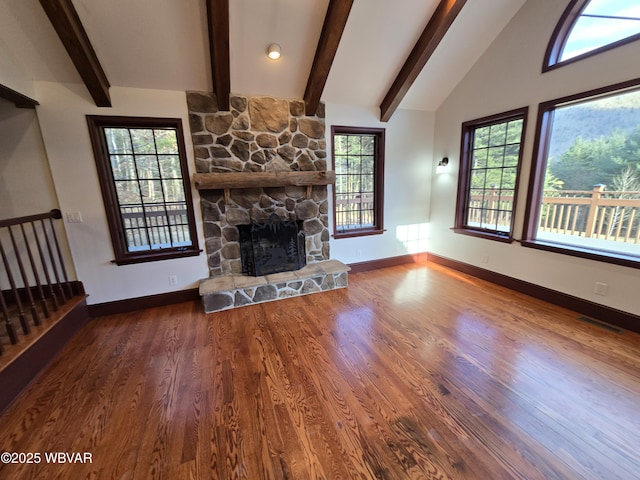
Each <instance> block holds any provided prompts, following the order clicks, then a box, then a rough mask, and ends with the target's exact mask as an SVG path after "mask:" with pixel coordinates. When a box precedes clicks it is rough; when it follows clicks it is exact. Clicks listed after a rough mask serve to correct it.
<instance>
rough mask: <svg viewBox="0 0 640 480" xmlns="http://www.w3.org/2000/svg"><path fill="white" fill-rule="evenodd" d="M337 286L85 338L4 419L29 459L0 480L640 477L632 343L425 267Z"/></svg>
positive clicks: (15, 446)
mask: <svg viewBox="0 0 640 480" xmlns="http://www.w3.org/2000/svg"><path fill="white" fill-rule="evenodd" d="M349 278H350V286H349V288H348V289H342V290H336V291H331V292H326V293H321V294H314V295H309V296H304V297H297V298H292V299H288V300H282V301H278V302H272V303H265V304H260V305H253V306H248V307H243V308H239V309H235V310H229V311H225V312H219V313H214V314H209V315H205V314H203V313H202V307H201V305H200V304H199V303H197V302H193V303H183V304H178V305H173V306H169V307H163V308H156V309H148V310H143V311H139V312H134V313H130V314H126V315H115V316H110V317H102V318H98V319H95V320H93V321H92V322H90V324H89V325H88V326H87V327H85V329H84V330H83V331H82V332H81V333H80V334H79V335H78V336H77V337H76V338H75V339H74V340H73V341H72V342H71V343H70V344H69V345H68V346H67V347H66V348H65V350H64V352H63V354H62V355H61V356H60V358H59V359H58V360H57V361H55V362H54V363H53V364H52V365H51V366H50V367H49V368H48V369H47V370H46V371H45V372H44V374H43V375H42V376H41V377H39V378H38V380H37V381H36V382H34V383H33V384H32V385H31V386H30V387H29V388H28V389H27V391H25V393H24V394H23V395H22V396H21V397H20V399H19V400H18V401H17V402H16V403H15V404H14V405H12V406H11V407H10V408H9V409H8V410H7V411H6V412H5V413H4V414H3V416H2V417H0V452H23V453H40V455H41V461H40V463H31V464H0V479H11V480H21V479H47V480H50V479H74V480H75V479H122V480H124V479H127V480H128V479H145V480H147V479H169V480H176V479H177V480H181V479H197V480H200V479H209V478H216V479H235V478H244V479H251V480H254V479H295V480H299V479H311V478H313V479H374V478H377V479H482V480H496V479H527V480H534V479H545V480H549V479H571V480H573V479H594V480H595V479H598V480H602V479H607V480H609V479H611V480H614V479H615V480H624V479H639V478H640V335H638V334H635V333H630V332H622V333H616V332H612V331H609V330H606V329H603V328H601V327H598V326H595V325H592V324H590V323H587V322H584V321H580V320H578V319H577V318H578V317H579V316H580V315H578V314H576V313H574V312H571V311H568V310H564V309H562V308H558V307H555V306H552V305H549V304H546V303H543V302H540V301H537V300H534V299H531V298H529V297H526V296H524V295H521V294H518V293H515V292H512V291H510V290H507V289H504V288H501V287H497V286H494V285H491V284H488V283H486V282H483V281H481V280H477V279H474V278H472V277H468V276H466V275H463V274H460V273H457V272H454V271H451V270H448V269H446V268H444V267H440V266H437V265H434V264H419V265H408V266H401V267H393V268H388V269H383V270H377V271H373V272H366V273H358V274H352V275H350V277H349ZM45 452H46V453H49V454H50V453H51V452H69V453H80V454H81V455H84V453H85V452H86V453H88V454H90V457H91V460H92V462H90V463H64V464H59V463H58V464H54V463H51V462H50V458H49V459H47V458H45ZM85 458H86V457H83V458H82V459H85ZM77 459H78V458H77V457H76V458H75V460H77ZM47 460H48V461H47ZM58 460H59V459H58Z"/></svg>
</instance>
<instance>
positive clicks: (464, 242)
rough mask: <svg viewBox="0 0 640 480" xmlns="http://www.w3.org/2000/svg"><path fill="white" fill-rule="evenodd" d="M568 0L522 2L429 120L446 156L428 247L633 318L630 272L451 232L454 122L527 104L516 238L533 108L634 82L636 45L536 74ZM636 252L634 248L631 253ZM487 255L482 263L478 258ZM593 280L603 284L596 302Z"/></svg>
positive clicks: (634, 290) (639, 286)
mask: <svg viewBox="0 0 640 480" xmlns="http://www.w3.org/2000/svg"><path fill="white" fill-rule="evenodd" d="M567 3H568V2H567V0H563V1H557V0H529V1H528V2H527V3H526V4H525V5H524V6H523V8H522V9H521V10H520V11H519V12H518V13H517V14H516V16H515V17H514V18H513V20H512V21H511V22H510V23H509V25H508V26H507V27H506V28H505V30H504V31H503V32H502V33H501V34H500V36H499V37H498V38H497V39H496V41H495V42H494V43H493V44H492V45H491V47H490V48H489V49H488V50H487V52H486V53H485V54H484V55H483V56H482V57H481V59H480V60H479V61H478V62H477V63H476V65H475V66H474V67H473V69H472V70H471V71H470V72H469V74H468V75H467V76H466V77H465V78H464V80H463V81H462V82H461V83H460V84H459V85H458V86H457V87H456V88H455V90H454V91H453V92H452V94H451V95H450V96H449V97H448V98H447V100H446V101H445V102H444V103H443V104H442V105H441V107H440V108H439V109H438V111H437V112H436V117H435V144H434V158H439V157H441V156H448V157H449V158H450V160H451V163H450V172H448V173H447V174H443V175H436V176H434V180H433V184H432V200H431V227H432V241H431V243H430V251H431V252H432V253H435V254H437V255H441V256H444V257H448V258H452V259H455V260H458V261H461V262H465V263H469V264H472V265H477V266H479V267H482V268H486V269H489V270H493V271H496V272H499V273H502V274H505V275H509V276H511V277H515V278H519V279H522V280H525V281H528V282H531V283H534V284H537V285H541V286H543V287H548V288H551V289H554V290H558V291H561V292H564V293H567V294H570V295H573V296H576V297H579V298H583V299H585V300H589V301H592V302H596V303H600V304H604V305H607V306H609V307H613V308H617V309H620V310H623V311H626V312H630V313H633V314H636V315H639V314H640V301H638V291H640V272H639V271H638V270H637V269H632V268H628V267H622V266H616V265H610V264H606V263H602V262H596V261H592V260H586V259H581V258H577V257H571V256H568V255H560V254H556V253H552V252H545V251H540V250H534V249H530V248H525V247H522V246H521V245H520V244H519V243H513V244H504V243H499V242H494V241H490V240H484V239H478V238H475V237H469V236H465V235H460V234H455V233H453V232H452V231H451V230H450V229H451V227H452V226H453V222H454V210H455V202H456V190H457V178H458V171H457V167H458V165H459V155H460V134H461V123H462V122H464V121H467V120H473V119H476V118H480V117H484V116H487V115H491V114H496V113H500V112H504V111H507V110H510V109H514V108H519V107H523V106H526V105H528V106H529V107H530V110H529V119H528V125H527V132H526V137H525V145H524V150H523V153H524V158H523V165H522V176H521V179H520V191H519V195H518V211H517V212H516V225H515V236H516V238H520V234H521V232H522V226H523V216H524V207H525V201H526V194H527V191H526V190H527V184H528V178H529V170H530V166H531V159H532V153H533V143H534V133H535V123H536V115H537V107H538V104H539V103H540V102H542V101H545V100H552V99H555V98H560V97H563V96H565V95H568V94H572V93H578V92H582V91H586V90H590V89H594V88H598V87H603V86H606V85H610V84H613V83H617V82H621V81H624V80H630V79H633V78H638V77H640V62H637V61H636V59H637V58H639V57H640V42H638V41H636V42H634V43H632V44H628V45H625V46H622V47H619V48H617V49H615V50H612V51H610V52H606V53H604V54H601V55H598V56H595V57H591V58H589V59H585V60H582V61H579V62H576V63H574V64H572V65H567V66H564V67H562V68H559V69H557V70H555V71H551V72H548V73H545V74H542V73H541V69H542V62H543V57H544V52H545V49H546V47H547V42H548V40H549V38H550V36H551V32H552V31H553V29H554V27H555V25H556V23H557V21H558V19H559V18H560V16H561V14H562V12H563V10H564V8H565V7H566V5H567ZM638 248H639V249H640V246H639V247H638ZM485 256H488V259H489V261H488V263H483V262H482V259H483V257H485ZM595 282H604V283H607V284H609V295H608V296H606V297H603V296H596V295H595V294H594V292H593V290H594V284H595Z"/></svg>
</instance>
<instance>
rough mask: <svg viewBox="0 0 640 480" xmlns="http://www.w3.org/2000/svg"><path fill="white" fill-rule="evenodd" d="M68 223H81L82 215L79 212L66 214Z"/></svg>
mask: <svg viewBox="0 0 640 480" xmlns="http://www.w3.org/2000/svg"><path fill="white" fill-rule="evenodd" d="M67 222H68V223H82V214H81V213H80V212H67Z"/></svg>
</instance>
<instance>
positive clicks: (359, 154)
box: [334, 134, 375, 229]
mask: <svg viewBox="0 0 640 480" xmlns="http://www.w3.org/2000/svg"><path fill="white" fill-rule="evenodd" d="M374 154H375V135H365V134H358V135H347V134H336V135H334V158H335V171H336V185H335V189H336V225H337V226H338V227H339V228H341V229H348V228H361V227H366V226H372V225H373V221H374V218H373V217H374V216H373V195H374V188H375V180H374V179H375V175H374V173H375V165H374V162H375V156H374Z"/></svg>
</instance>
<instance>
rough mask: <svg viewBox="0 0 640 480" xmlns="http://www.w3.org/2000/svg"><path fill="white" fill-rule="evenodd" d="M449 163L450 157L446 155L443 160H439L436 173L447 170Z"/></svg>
mask: <svg viewBox="0 0 640 480" xmlns="http://www.w3.org/2000/svg"><path fill="white" fill-rule="evenodd" d="M447 165H449V159H448V158H447V157H444V158H443V159H442V160H440V161H439V162H438V166H437V167H436V173H444V172H446V170H447Z"/></svg>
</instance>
